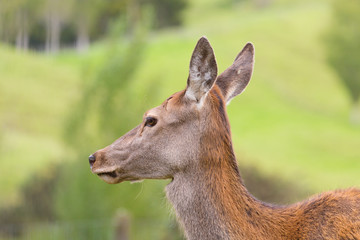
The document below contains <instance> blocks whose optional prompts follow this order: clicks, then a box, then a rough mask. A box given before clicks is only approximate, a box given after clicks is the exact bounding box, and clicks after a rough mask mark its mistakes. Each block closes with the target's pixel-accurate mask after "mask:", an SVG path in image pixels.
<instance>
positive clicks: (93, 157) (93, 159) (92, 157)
mask: <svg viewBox="0 0 360 240" xmlns="http://www.w3.org/2000/svg"><path fill="white" fill-rule="evenodd" d="M95 161H96V158H95V156H94V155H92V154H91V155H90V156H89V163H90V167H92V166H93V165H94V163H95Z"/></svg>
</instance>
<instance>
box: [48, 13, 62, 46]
mask: <svg viewBox="0 0 360 240" xmlns="http://www.w3.org/2000/svg"><path fill="white" fill-rule="evenodd" d="M50 19H51V20H50V52H51V53H57V52H58V51H59V49H60V30H61V26H60V18H59V15H58V14H57V13H56V11H54V12H53V14H52V15H51V16H50Z"/></svg>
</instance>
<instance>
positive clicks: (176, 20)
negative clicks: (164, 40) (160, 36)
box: [140, 0, 188, 28]
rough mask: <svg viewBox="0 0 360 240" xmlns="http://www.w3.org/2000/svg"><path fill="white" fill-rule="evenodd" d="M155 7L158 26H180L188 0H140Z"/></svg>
mask: <svg viewBox="0 0 360 240" xmlns="http://www.w3.org/2000/svg"><path fill="white" fill-rule="evenodd" d="M140 2H141V3H142V4H149V5H151V6H152V7H153V8H154V12H155V16H156V17H155V23H154V26H155V27H156V28H164V27H169V26H179V25H181V23H182V17H183V16H182V13H183V11H184V9H185V8H186V7H187V5H188V3H187V0H172V1H169V0H140Z"/></svg>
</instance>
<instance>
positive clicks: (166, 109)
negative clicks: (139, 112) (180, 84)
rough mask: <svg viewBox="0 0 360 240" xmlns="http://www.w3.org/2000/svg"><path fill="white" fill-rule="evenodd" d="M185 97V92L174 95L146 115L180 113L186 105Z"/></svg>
mask: <svg viewBox="0 0 360 240" xmlns="http://www.w3.org/2000/svg"><path fill="white" fill-rule="evenodd" d="M184 95H185V90H183V91H180V92H176V93H174V94H173V95H171V96H170V97H168V98H167V99H166V100H165V101H164V102H163V103H162V104H161V105H160V106H157V107H155V108H152V109H150V110H148V111H147V112H146V113H145V116H149V115H159V114H165V113H171V112H179V111H180V110H181V109H182V108H183V107H184V104H185V101H184Z"/></svg>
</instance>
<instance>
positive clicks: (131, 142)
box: [89, 37, 254, 183]
mask: <svg viewBox="0 0 360 240" xmlns="http://www.w3.org/2000/svg"><path fill="white" fill-rule="evenodd" d="M253 64H254V47H253V45H252V44H251V43H248V44H246V46H245V47H244V48H243V50H242V51H241V52H240V53H239V54H238V55H237V57H236V58H235V61H234V63H233V64H232V65H231V66H230V67H229V68H228V69H226V70H225V71H224V72H223V73H222V74H221V75H219V76H218V77H217V65H216V60H215V55H214V52H213V49H212V47H211V45H210V43H209V41H208V40H207V39H206V38H205V37H202V38H201V39H200V40H199V41H198V43H197V45H196V47H195V49H194V51H193V54H192V57H191V60H190V69H189V77H188V79H187V87H186V89H185V90H183V91H180V92H177V93H175V94H173V95H171V96H170V97H169V98H167V99H166V100H165V101H164V102H163V103H162V104H161V105H160V106H158V107H155V108H153V109H150V110H148V111H147V112H145V114H144V116H143V121H142V123H141V124H140V125H138V126H137V127H135V128H134V129H132V130H131V131H130V132H128V133H127V134H125V135H124V136H122V137H121V138H119V139H117V140H116V141H115V142H114V143H112V144H111V145H109V146H107V147H105V148H103V149H101V150H98V151H97V152H95V153H94V154H92V155H90V157H89V162H90V166H91V169H92V172H93V173H95V174H97V175H98V176H99V177H100V178H101V179H103V180H104V181H105V182H107V183H119V182H122V181H137V180H142V179H174V178H176V176H177V174H181V173H182V172H185V171H187V170H189V169H199V168H201V164H202V163H201V161H200V159H201V158H202V155H204V152H207V153H210V152H211V151H212V149H213V148H219V147H221V146H222V147H224V146H225V147H226V146H227V147H228V148H229V149H225V150H223V151H226V152H231V153H232V146H231V137H230V127H229V123H228V120H227V116H226V112H225V105H226V104H228V103H229V102H230V100H231V99H232V98H233V97H235V96H236V95H238V94H240V93H241V92H242V91H243V90H244V89H245V87H246V86H247V84H248V82H249V80H250V78H251V74H252V69H253ZM222 141H227V142H228V144H223V143H222ZM212 145H214V146H212ZM209 164H216V163H215V162H214V163H211V162H210V163H209Z"/></svg>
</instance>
